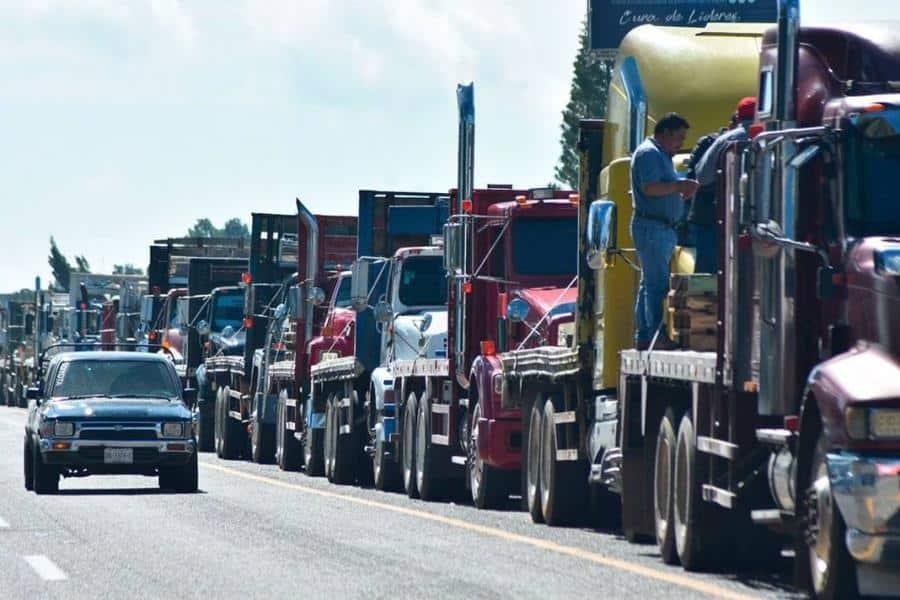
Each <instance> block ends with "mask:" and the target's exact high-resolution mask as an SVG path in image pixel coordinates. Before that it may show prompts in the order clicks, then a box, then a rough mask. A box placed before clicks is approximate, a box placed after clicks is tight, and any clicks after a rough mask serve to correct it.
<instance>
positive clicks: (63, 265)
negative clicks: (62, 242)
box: [47, 236, 72, 292]
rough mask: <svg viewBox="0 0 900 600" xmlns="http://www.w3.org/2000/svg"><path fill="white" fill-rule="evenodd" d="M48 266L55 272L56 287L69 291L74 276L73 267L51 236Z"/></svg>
mask: <svg viewBox="0 0 900 600" xmlns="http://www.w3.org/2000/svg"><path fill="white" fill-rule="evenodd" d="M47 264H49V265H50V270H51V271H52V272H53V280H54V283H55V287H56V288H58V289H61V290H62V291H64V292H68V291H69V281H70V279H71V276H72V265H71V263H69V259H68V258H66V257H65V255H63V253H62V252H60V251H59V247H58V246H57V245H56V240H55V239H53V236H50V256H49V257H47Z"/></svg>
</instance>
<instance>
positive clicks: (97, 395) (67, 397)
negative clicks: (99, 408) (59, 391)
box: [58, 394, 110, 400]
mask: <svg viewBox="0 0 900 600" xmlns="http://www.w3.org/2000/svg"><path fill="white" fill-rule="evenodd" d="M58 397H59V398H61V399H63V400H84V399H85V398H109V397H110V396H109V394H78V395H75V396H58Z"/></svg>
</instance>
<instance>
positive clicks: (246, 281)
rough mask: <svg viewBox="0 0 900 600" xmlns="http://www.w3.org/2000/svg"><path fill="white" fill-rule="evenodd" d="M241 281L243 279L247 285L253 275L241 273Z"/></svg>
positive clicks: (251, 281) (251, 280)
mask: <svg viewBox="0 0 900 600" xmlns="http://www.w3.org/2000/svg"><path fill="white" fill-rule="evenodd" d="M241 281H243V282H244V283H245V284H247V285H250V284H251V283H253V275H251V274H250V273H241Z"/></svg>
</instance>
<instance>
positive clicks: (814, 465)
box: [797, 432, 859, 598]
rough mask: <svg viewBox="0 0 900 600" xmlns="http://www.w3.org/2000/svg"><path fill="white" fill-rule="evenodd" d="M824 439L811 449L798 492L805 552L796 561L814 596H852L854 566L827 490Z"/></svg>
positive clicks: (821, 436) (841, 521)
mask: <svg viewBox="0 0 900 600" xmlns="http://www.w3.org/2000/svg"><path fill="white" fill-rule="evenodd" d="M827 452H828V440H827V438H826V437H825V434H824V433H821V432H820V433H819V435H818V438H817V440H816V446H815V449H814V450H813V455H812V461H811V464H810V467H809V474H808V475H807V477H806V478H805V480H806V483H807V486H806V488H805V489H804V490H803V492H802V499H801V503H802V504H801V507H800V508H801V512H800V515H801V519H802V522H803V525H804V527H803V529H802V531H801V535H802V536H803V540H804V541H805V544H803V545H804V546H805V552H802V553H800V552H798V553H797V560H803V561H806V562H807V564H808V566H807V565H804V570H805V571H807V572H808V573H809V582H808V586H809V591H810V593H811V595H812V596H813V597H816V598H854V597H856V596H857V595H858V593H859V592H858V588H857V582H856V565H854V564H853V558H852V557H851V556H850V554H849V552H848V551H847V545H846V542H845V538H846V534H847V525H846V523H845V522H844V518H843V517H842V516H841V512H840V509H839V508H838V505H837V503H836V502H835V501H834V496H833V495H832V493H831V480H830V479H829V477H828V469H827V465H826V464H825V454H826V453H827Z"/></svg>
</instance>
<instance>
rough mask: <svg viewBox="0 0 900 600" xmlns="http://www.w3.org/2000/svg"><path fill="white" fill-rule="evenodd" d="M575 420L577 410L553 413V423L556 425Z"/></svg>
mask: <svg viewBox="0 0 900 600" xmlns="http://www.w3.org/2000/svg"><path fill="white" fill-rule="evenodd" d="M574 422H575V411H574V410H567V411H564V412H558V413H554V414H553V424H554V425H562V424H564V423H574Z"/></svg>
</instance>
